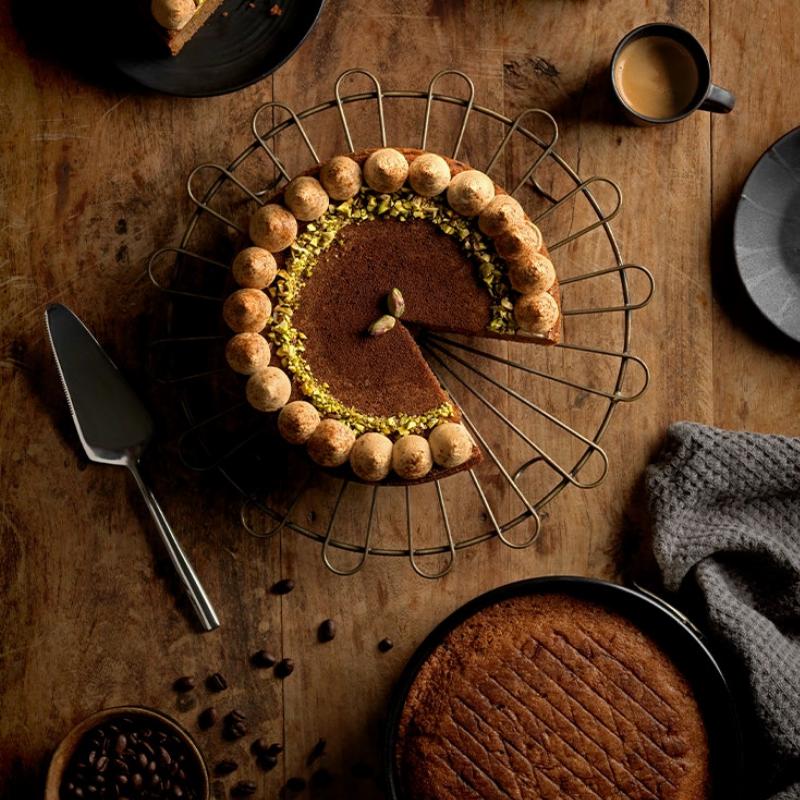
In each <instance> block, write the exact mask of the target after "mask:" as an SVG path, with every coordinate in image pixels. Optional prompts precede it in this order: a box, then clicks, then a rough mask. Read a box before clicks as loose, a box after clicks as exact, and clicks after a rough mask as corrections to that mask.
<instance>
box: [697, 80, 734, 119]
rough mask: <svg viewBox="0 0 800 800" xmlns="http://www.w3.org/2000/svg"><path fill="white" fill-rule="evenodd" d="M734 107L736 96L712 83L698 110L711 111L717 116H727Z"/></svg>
mask: <svg viewBox="0 0 800 800" xmlns="http://www.w3.org/2000/svg"><path fill="white" fill-rule="evenodd" d="M735 105H736V95H735V94H734V93H733V92H729V91H728V90H727V89H723V88H722V87H721V86H717V85H716V84H715V83H712V84H711V88H710V89H709V90H708V94H707V95H706V99H705V100H703V102H702V103H700V108H701V109H702V110H703V111H713V112H715V113H717V114H729V113H730V112H731V111H733V107H734V106H735Z"/></svg>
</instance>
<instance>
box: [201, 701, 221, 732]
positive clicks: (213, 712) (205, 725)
mask: <svg viewBox="0 0 800 800" xmlns="http://www.w3.org/2000/svg"><path fill="white" fill-rule="evenodd" d="M218 718H219V714H217V709H216V708H214V707H213V706H212V707H211V708H207V709H205V711H201V712H200V716H199V717H198V718H197V724H198V725H199V726H200V729H201V730H204V731H207V730H208V729H209V728H211V727H213V726H214V724H215V723H216V721H217V719H218Z"/></svg>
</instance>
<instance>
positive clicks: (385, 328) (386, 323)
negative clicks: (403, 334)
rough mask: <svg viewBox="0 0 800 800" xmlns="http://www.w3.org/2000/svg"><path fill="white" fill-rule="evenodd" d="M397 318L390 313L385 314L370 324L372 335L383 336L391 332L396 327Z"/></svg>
mask: <svg viewBox="0 0 800 800" xmlns="http://www.w3.org/2000/svg"><path fill="white" fill-rule="evenodd" d="M394 323H395V318H394V317H393V316H391V315H390V314H384V315H383V316H382V317H379V318H378V319H376V320H375V322H373V323H372V325H370V326H369V335H370V336H383V334H384V333H389V331H390V330H392V328H394Z"/></svg>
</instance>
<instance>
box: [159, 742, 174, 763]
mask: <svg viewBox="0 0 800 800" xmlns="http://www.w3.org/2000/svg"><path fill="white" fill-rule="evenodd" d="M158 760H159V761H160V762H161V763H162V764H164V765H166V766H169V765H170V764H171V763H172V756H171V755H170V754H169V752H168V751H167V749H166V748H165V747H164V745H160V746H159V748H158Z"/></svg>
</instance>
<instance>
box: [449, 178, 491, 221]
mask: <svg viewBox="0 0 800 800" xmlns="http://www.w3.org/2000/svg"><path fill="white" fill-rule="evenodd" d="M493 197H494V183H492V179H491V178H490V177H489V176H488V175H485V174H484V173H483V172H478V170H477V169H468V170H465V171H464V172H459V173H458V175H456V176H455V177H454V178H453V179H452V180H451V181H450V185H449V186H448V187H447V202H448V203H449V204H450V208H452V209H453V211H455V212H457V213H458V214H461V215H462V216H464V217H474V216H476V215H478V214H480V213H481V211H483V209H484V208H486V206H487V205H488V204H489V202H490V201H491V199H492V198H493Z"/></svg>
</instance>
